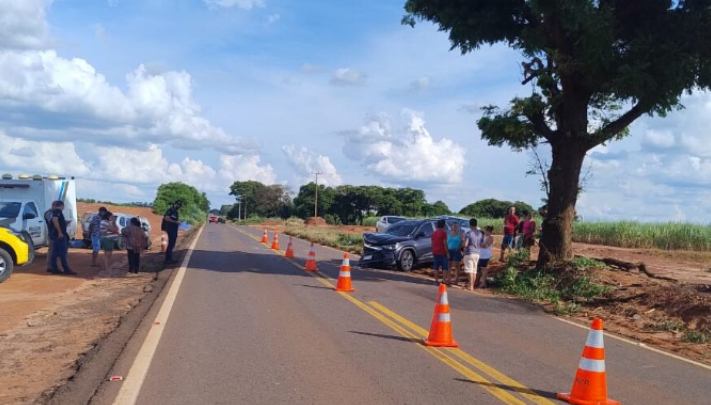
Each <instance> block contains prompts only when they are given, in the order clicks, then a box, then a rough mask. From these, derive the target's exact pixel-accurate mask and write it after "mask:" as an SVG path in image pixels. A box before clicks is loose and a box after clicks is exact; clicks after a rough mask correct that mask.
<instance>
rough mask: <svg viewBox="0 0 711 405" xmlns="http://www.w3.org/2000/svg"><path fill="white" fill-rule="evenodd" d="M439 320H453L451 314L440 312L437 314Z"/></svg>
mask: <svg viewBox="0 0 711 405" xmlns="http://www.w3.org/2000/svg"><path fill="white" fill-rule="evenodd" d="M437 320H438V321H439V322H451V321H452V318H451V317H450V316H449V314H439V315H437Z"/></svg>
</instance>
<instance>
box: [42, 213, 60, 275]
mask: <svg viewBox="0 0 711 405" xmlns="http://www.w3.org/2000/svg"><path fill="white" fill-rule="evenodd" d="M55 204H57V202H56V201H54V202H52V206H51V207H49V209H48V210H47V211H45V212H44V223H45V224H46V225H47V272H48V273H51V272H52V227H54V225H52V210H54V208H55Z"/></svg>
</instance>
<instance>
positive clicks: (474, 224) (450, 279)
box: [432, 218, 494, 291]
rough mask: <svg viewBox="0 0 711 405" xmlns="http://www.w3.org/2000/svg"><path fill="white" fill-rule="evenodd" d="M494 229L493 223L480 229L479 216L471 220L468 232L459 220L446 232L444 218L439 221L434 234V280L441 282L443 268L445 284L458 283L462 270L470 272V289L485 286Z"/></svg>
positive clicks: (468, 275) (468, 273) (468, 276)
mask: <svg viewBox="0 0 711 405" xmlns="http://www.w3.org/2000/svg"><path fill="white" fill-rule="evenodd" d="M493 232H494V227H493V226H487V227H485V228H484V231H481V230H480V229H479V228H478V221H477V220H476V218H472V219H470V220H469V231H467V232H466V233H462V231H461V230H460V228H459V223H457V222H454V223H453V224H452V226H451V228H450V230H449V232H447V231H446V222H445V220H444V219H440V220H439V221H437V230H436V231H435V232H434V233H433V234H432V256H433V259H434V264H433V268H434V274H435V282H437V283H439V271H440V270H442V272H443V273H444V274H443V277H442V282H443V283H444V284H447V285H451V284H452V283H454V284H457V283H458V282H459V272H460V270H463V271H464V274H466V275H467V282H466V288H467V289H468V290H470V291H471V290H473V289H474V287H475V286H478V287H481V288H486V282H487V277H488V267H489V261H490V260H491V247H492V246H493V245H494V237H493V236H492V234H493ZM450 264H451V266H450ZM450 267H451V271H450Z"/></svg>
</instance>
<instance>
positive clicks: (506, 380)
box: [368, 301, 555, 405]
mask: <svg viewBox="0 0 711 405" xmlns="http://www.w3.org/2000/svg"><path fill="white" fill-rule="evenodd" d="M368 304H370V305H371V306H372V307H374V308H376V309H377V310H379V311H380V312H382V313H384V314H386V315H388V316H389V317H391V318H392V319H394V320H395V321H397V322H399V323H400V324H402V325H404V326H405V327H407V328H409V329H410V330H412V331H413V332H415V333H417V334H418V335H420V336H422V337H427V334H428V332H427V330H426V329H424V328H422V327H420V326H419V325H417V324H415V323H413V322H411V321H410V320H408V319H406V318H404V317H402V316H401V315H398V314H397V313H395V312H393V311H392V310H390V309H388V308H387V307H385V306H384V305H382V304H380V303H378V302H375V301H369V302H368ZM448 352H449V353H452V354H453V355H455V356H456V357H459V359H461V360H463V361H464V362H466V363H468V364H470V365H472V366H474V367H476V368H477V369H478V370H480V371H481V372H483V373H484V374H487V375H489V376H490V377H491V378H493V379H494V380H497V381H498V382H500V383H502V384H506V385H508V386H510V387H511V388H514V389H515V390H516V391H517V392H519V393H520V394H521V395H523V396H524V397H526V398H528V399H529V400H531V401H533V402H534V403H536V404H539V405H555V403H554V402H551V401H549V400H548V399H546V398H543V397H541V396H540V395H539V394H537V393H536V392H535V391H533V390H532V389H530V388H528V387H526V386H525V385H523V384H521V383H520V382H518V381H516V380H514V379H512V378H510V377H508V376H506V375H505V374H503V373H502V372H500V371H498V370H496V369H495V368H493V367H491V366H489V365H488V364H486V363H484V362H482V361H481V360H479V359H477V358H475V357H474V356H472V355H470V354H469V353H467V352H465V351H464V350H462V349H451V350H449V351H448Z"/></svg>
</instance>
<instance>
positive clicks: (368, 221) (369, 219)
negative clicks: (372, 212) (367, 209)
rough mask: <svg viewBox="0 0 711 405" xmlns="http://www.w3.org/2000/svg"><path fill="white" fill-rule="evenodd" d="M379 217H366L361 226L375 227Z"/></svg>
mask: <svg viewBox="0 0 711 405" xmlns="http://www.w3.org/2000/svg"><path fill="white" fill-rule="evenodd" d="M378 220H380V217H367V218H364V219H363V226H375V224H376V223H378Z"/></svg>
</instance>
